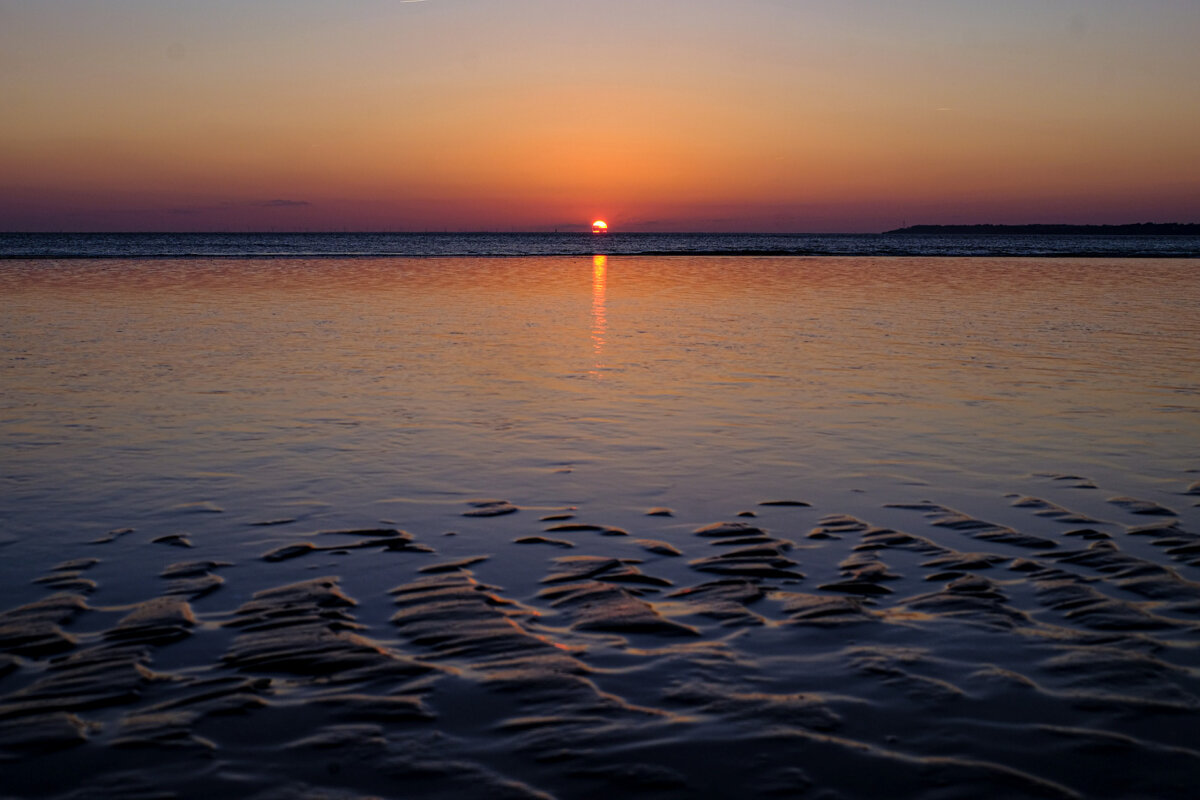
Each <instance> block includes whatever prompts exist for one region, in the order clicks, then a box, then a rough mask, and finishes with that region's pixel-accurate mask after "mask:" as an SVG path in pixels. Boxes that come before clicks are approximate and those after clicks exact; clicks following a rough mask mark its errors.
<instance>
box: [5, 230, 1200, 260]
mask: <svg viewBox="0 0 1200 800" xmlns="http://www.w3.org/2000/svg"><path fill="white" fill-rule="evenodd" d="M595 253H599V254H604V255H746V256H749V255H759V256H769V255H774V256H959V257H964V256H978V257H985V256H1058V257H1066V256H1092V257H1125V258H1200V237H1197V236H1130V235H1072V236H1051V235H1012V234H1008V235H992V234H966V235H963V234H949V235H947V234H936V235H931V234H763V233H742V234H737V233H621V232H609V233H606V234H602V235H594V234H592V233H590V232H587V233H149V234H147V233H0V258H250V257H257V258H312V257H321V258H328V257H341V258H364V257H376V256H577V255H592V254H595Z"/></svg>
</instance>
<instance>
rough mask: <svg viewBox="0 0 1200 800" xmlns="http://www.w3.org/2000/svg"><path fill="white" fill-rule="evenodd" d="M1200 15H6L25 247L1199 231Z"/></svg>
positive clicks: (66, 4)
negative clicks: (1180, 225) (434, 235)
mask: <svg viewBox="0 0 1200 800" xmlns="http://www.w3.org/2000/svg"><path fill="white" fill-rule="evenodd" d="M1198 41H1200V2H1198V0H1128V1H1122V2H1118V1H1117V0H1053V2H1051V1H1050V0H1004V2H999V0H905V1H904V2H898V0H838V2H830V0H812V1H811V2H810V1H809V0H724V1H718V0H597V1H596V2H590V3H589V2H582V1H580V0H418V1H415V2H413V1H410V2H402V1H401V0H339V2H331V1H330V0H203V1H202V2H200V1H198V0H103V1H102V2H98V1H97V0H0V121H2V123H3V124H0V230H10V231H13V230H48V231H55V230H85V231H88V230H178V231H184V230H236V231H242V230H342V229H350V230H426V229H435V230H442V229H449V230H547V229H553V228H555V227H558V228H561V229H564V230H565V229H568V228H569V227H570V226H577V227H578V228H579V229H583V228H585V227H586V226H587V224H588V223H590V221H591V220H592V219H594V218H597V217H603V218H605V219H607V220H608V221H609V223H610V224H611V225H612V227H613V229H614V230H661V231H699V230H724V231H796V232H802V231H810V232H832V231H845V232H853V231H879V230H885V229H888V228H893V227H898V226H900V225H901V224H902V223H905V222H907V223H909V224H916V223H974V222H998V223H1022V222H1078V223H1105V222H1112V223H1119V222H1142V221H1158V222H1170V221H1180V222H1192V221H1200V46H1197V42H1198Z"/></svg>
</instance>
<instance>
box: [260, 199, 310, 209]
mask: <svg viewBox="0 0 1200 800" xmlns="http://www.w3.org/2000/svg"><path fill="white" fill-rule="evenodd" d="M251 205H255V206H259V207H260V208H300V207H301V206H311V205H312V203H310V202H308V201H307V200H280V199H275V200H264V201H262V202H261V203H251Z"/></svg>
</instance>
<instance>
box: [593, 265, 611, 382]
mask: <svg viewBox="0 0 1200 800" xmlns="http://www.w3.org/2000/svg"><path fill="white" fill-rule="evenodd" d="M607 276H608V256H601V255H596V256H592V354H593V356H594V357H595V366H594V368H593V370H592V374H593V375H596V376H599V375H600V370H602V369H603V368H604V362H603V357H604V336H605V333H606V332H607V330H608V312H607V309H606V307H605V298H604V294H605V283H606V280H607Z"/></svg>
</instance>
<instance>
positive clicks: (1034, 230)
mask: <svg viewBox="0 0 1200 800" xmlns="http://www.w3.org/2000/svg"><path fill="white" fill-rule="evenodd" d="M884 233H885V234H889V233H902V234H905V233H911V234H936V235H953V234H996V235H1013V234H1018V235H1036V234H1045V235H1048V236H1200V224H1198V223H1194V222H1136V223H1132V224H1128V225H909V226H908V227H906V228H897V229H896V230H894V231H884Z"/></svg>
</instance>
